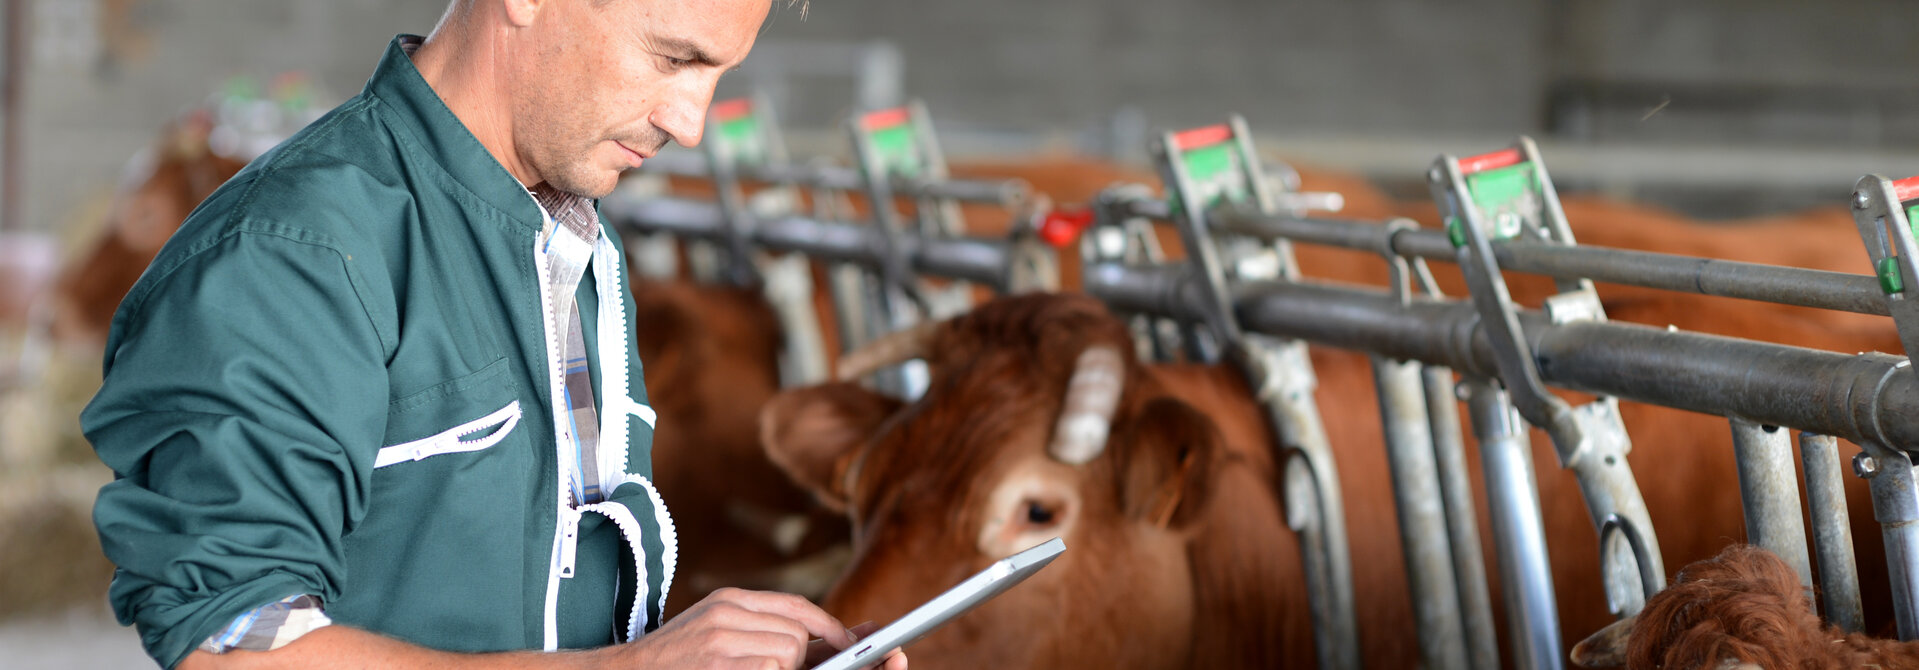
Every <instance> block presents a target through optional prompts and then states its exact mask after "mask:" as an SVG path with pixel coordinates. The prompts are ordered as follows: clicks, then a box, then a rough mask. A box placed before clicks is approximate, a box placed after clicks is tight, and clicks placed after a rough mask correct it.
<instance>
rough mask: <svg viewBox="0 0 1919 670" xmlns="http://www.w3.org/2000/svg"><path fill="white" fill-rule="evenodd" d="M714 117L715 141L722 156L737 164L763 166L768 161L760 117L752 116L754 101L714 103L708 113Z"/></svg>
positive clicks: (736, 99) (735, 99) (741, 100)
mask: <svg viewBox="0 0 1919 670" xmlns="http://www.w3.org/2000/svg"><path fill="white" fill-rule="evenodd" d="M707 113H708V114H709V115H711V116H712V117H713V126H714V131H715V132H714V133H713V138H712V141H714V142H719V145H718V146H717V147H715V148H717V149H719V153H720V155H722V156H726V157H728V158H731V159H732V160H733V161H734V162H736V163H760V162H764V161H765V160H766V146H765V144H764V141H765V137H766V136H765V135H764V134H762V133H761V132H760V118H759V115H757V114H754V113H753V101H752V100H751V99H749V98H734V99H732V100H726V101H723V102H716V103H713V107H712V109H711V110H710V111H708V112H707Z"/></svg>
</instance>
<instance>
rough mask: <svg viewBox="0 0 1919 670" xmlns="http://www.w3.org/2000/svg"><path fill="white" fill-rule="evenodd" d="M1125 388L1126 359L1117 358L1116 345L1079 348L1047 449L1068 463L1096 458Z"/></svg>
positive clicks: (1072, 463)
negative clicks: (1051, 439) (1077, 358)
mask: <svg viewBox="0 0 1919 670" xmlns="http://www.w3.org/2000/svg"><path fill="white" fill-rule="evenodd" d="M1124 390H1126V361H1125V360H1124V359H1121V358H1120V356H1119V350H1118V349H1114V348H1113V347H1111V346H1108V345H1096V346H1091V347H1087V348H1086V349H1085V350H1084V351H1081V352H1080V353H1079V360H1078V361H1077V362H1075V363H1074V366H1073V378H1072V380H1071V381H1069V382H1067V384H1066V400H1065V402H1063V403H1061V404H1060V412H1059V424H1058V425H1057V426H1055V427H1054V428H1053V443H1052V445H1050V446H1048V447H1047V452H1048V453H1050V454H1052V455H1053V458H1054V459H1057V460H1059V461H1060V462H1063V463H1067V464H1070V465H1082V464H1084V463H1086V462H1088V461H1091V460H1093V459H1095V458H1098V457H1099V454H1100V452H1101V451H1104V450H1105V449H1106V435H1107V433H1108V432H1109V431H1111V430H1112V423H1113V412H1114V410H1116V409H1117V408H1118V407H1119V395H1120V392H1122V391H1124Z"/></svg>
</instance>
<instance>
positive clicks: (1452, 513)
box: [1420, 365, 1499, 670]
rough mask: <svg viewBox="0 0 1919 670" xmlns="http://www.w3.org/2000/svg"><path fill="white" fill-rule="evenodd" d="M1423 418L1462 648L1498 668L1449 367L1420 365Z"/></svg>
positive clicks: (1481, 664) (1488, 667) (1476, 661)
mask: <svg viewBox="0 0 1919 670" xmlns="http://www.w3.org/2000/svg"><path fill="white" fill-rule="evenodd" d="M1420 374H1421V377H1422V380H1423V382H1424V384H1425V391H1426V416H1427V419H1428V420H1429V421H1431V422H1432V438H1433V465H1434V472H1435V473H1436V474H1437V476H1438V478H1439V492H1440V498H1441V500H1442V501H1443V502H1444V503H1445V505H1446V531H1447V532H1446V534H1447V536H1448V537H1449V538H1450V540H1451V546H1452V550H1453V585H1454V586H1455V587H1456V588H1457V590H1458V592H1459V608H1460V612H1461V618H1462V619H1463V620H1464V622H1465V630H1466V649H1467V652H1468V658H1469V659H1470V660H1471V661H1472V667H1474V668H1479V669H1480V670H1492V669H1493V668H1497V667H1499V636H1498V632H1497V631H1496V630H1495V629H1494V628H1493V605H1492V595H1491V592H1490V590H1489V589H1488V588H1487V585H1486V558H1485V555H1484V553H1483V552H1482V550H1481V549H1480V546H1479V518H1478V514H1476V513H1475V510H1474V507H1473V489H1472V480H1471V479H1470V478H1469V477H1468V475H1467V473H1466V467H1467V466H1466V441H1465V439H1464V438H1463V437H1462V436H1461V431H1460V425H1459V401H1458V399H1457V397H1456V396H1455V391H1454V390H1453V371H1452V370H1450V369H1447V368H1443V367H1440V366H1437V365H1423V366H1421V373H1420Z"/></svg>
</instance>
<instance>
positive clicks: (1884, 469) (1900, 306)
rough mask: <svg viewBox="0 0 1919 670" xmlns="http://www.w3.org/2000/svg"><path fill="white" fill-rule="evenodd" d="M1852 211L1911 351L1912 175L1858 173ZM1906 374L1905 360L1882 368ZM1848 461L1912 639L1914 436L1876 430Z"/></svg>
mask: <svg viewBox="0 0 1919 670" xmlns="http://www.w3.org/2000/svg"><path fill="white" fill-rule="evenodd" d="M1852 216H1853V221H1855V222H1856V223H1857V224H1858V226H1859V235H1860V237H1862V238H1864V240H1865V243H1866V252H1867V254H1868V255H1870V256H1871V257H1872V266H1873V269H1874V270H1875V274H1876V275H1877V276H1878V279H1879V285H1880V289H1881V290H1882V291H1883V292H1884V294H1885V301H1886V311H1888V312H1890V313H1891V314H1892V322H1893V325H1895V326H1897V327H1898V329H1899V341H1900V343H1901V344H1904V345H1905V349H1906V353H1907V355H1908V356H1910V355H1911V354H1912V353H1913V352H1915V351H1919V346H1915V345H1919V243H1915V242H1914V239H1913V235H1914V231H1913V228H1912V226H1913V222H1914V221H1915V219H1919V177H1913V178H1908V179H1903V180H1900V181H1898V182H1894V181H1891V180H1888V179H1886V178H1884V177H1880V176H1878V175H1867V176H1865V177H1863V178H1861V179H1860V180H1859V184H1858V186H1856V187H1855V188H1854V190H1853V194H1852ZM1887 375H1888V379H1887V380H1886V381H1887V382H1890V381H1894V380H1893V379H1892V377H1894V376H1898V377H1911V376H1912V375H1913V371H1912V369H1911V366H1910V365H1906V366H1903V367H1902V368H1901V369H1899V370H1896V371H1893V372H1889V373H1887ZM1859 446H1861V447H1863V448H1864V449H1865V453H1863V454H1861V455H1860V456H1859V457H1858V458H1856V459H1855V460H1854V461H1853V464H1854V468H1855V471H1856V473H1857V474H1858V475H1859V476H1860V477H1863V478H1866V479H1867V481H1868V482H1869V483H1870V484H1871V488H1872V507H1873V516H1874V518H1876V519H1878V520H1879V524H1880V528H1881V531H1882V532H1883V533H1884V534H1885V536H1886V562H1887V567H1888V570H1889V571H1890V575H1891V578H1892V605H1893V614H1894V615H1896V616H1897V618H1898V619H1899V639H1902V640H1912V639H1919V610H1915V604H1919V497H1915V496H1914V495H1913V491H1914V484H1915V482H1914V478H1913V464H1912V452H1913V450H1914V449H1916V448H1919V443H1915V442H1909V441H1900V440H1895V439H1889V438H1888V437H1875V438H1873V439H1869V440H1867V441H1863V442H1859Z"/></svg>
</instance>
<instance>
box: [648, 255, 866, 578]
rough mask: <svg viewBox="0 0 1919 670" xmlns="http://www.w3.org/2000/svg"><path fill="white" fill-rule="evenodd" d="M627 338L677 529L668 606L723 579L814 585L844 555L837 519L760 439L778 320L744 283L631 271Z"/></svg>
mask: <svg viewBox="0 0 1919 670" xmlns="http://www.w3.org/2000/svg"><path fill="white" fill-rule="evenodd" d="M632 288H633V300H634V303H635V305H636V310H635V312H634V315H633V319H634V323H635V324H637V325H638V331H639V339H638V342H637V346H636V350H637V351H638V353H639V355H640V359H641V360H642V361H644V363H645V370H646V387H647V392H648V396H649V400H650V401H651V402H652V403H653V408H654V410H655V411H657V412H659V430H658V431H657V432H656V433H654V436H653V474H654V481H655V483H656V485H657V486H658V487H659V489H660V496H661V497H662V498H663V499H664V500H665V501H666V502H667V504H668V505H669V507H670V508H671V509H672V512H673V519H674V524H675V525H676V526H677V529H678V531H679V540H680V562H679V565H680V568H679V575H678V576H677V578H676V579H675V583H674V587H675V588H674V589H673V590H672V591H671V592H670V593H669V595H668V600H667V612H668V613H669V615H670V614H671V613H674V612H678V611H680V610H683V609H685V608H686V607H687V606H689V605H691V604H693V603H694V602H697V601H699V600H700V598H703V597H705V596H706V594H708V593H710V592H712V591H713V590H715V589H718V588H721V587H725V586H738V587H750V588H759V589H775V590H781V591H788V592H794V593H800V594H803V595H810V596H814V597H817V596H819V595H823V594H824V593H825V592H826V586H827V585H828V584H829V583H830V581H831V579H832V578H833V576H834V575H835V574H836V573H837V570H838V569H839V567H840V566H841V565H842V564H843V561H844V555H845V551H844V549H843V548H841V547H843V545H844V543H845V541H846V537H847V529H846V522H845V521H844V520H843V518H842V517H840V516H839V515H837V514H833V513H831V512H829V511H827V510H824V509H823V508H821V507H820V506H819V505H817V504H815V503H814V502H813V501H812V499H811V497H810V496H808V495H807V494H806V492H805V491H803V490H801V489H799V488H798V487H796V486H795V485H794V484H793V483H792V481H791V480H790V479H788V478H787V477H786V476H785V475H783V474H782V473H781V472H780V471H779V470H777V469H775V468H774V467H773V465H772V463H770V462H768V461H767V459H766V457H765V454H764V452H762V451H761V450H760V447H759V409H760V407H761V406H762V405H764V404H765V403H766V401H767V400H768V399H769V398H771V397H773V393H774V392H775V391H777V390H779V348H780V334H779V322H778V320H777V319H776V317H775V316H774V314H773V310H772V307H771V306H769V305H767V304H766V300H765V299H764V298H763V297H762V296H761V295H760V293H759V291H757V290H754V289H742V288H731V287H723V286H703V285H698V284H693V283H691V282H684V281H649V280H643V279H642V280H636V281H634V282H633V285H632Z"/></svg>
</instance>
